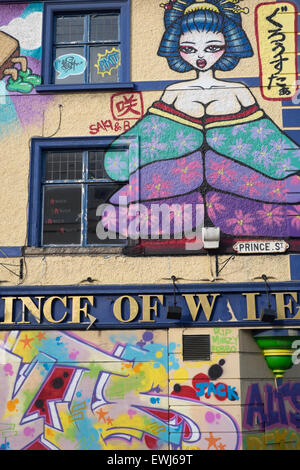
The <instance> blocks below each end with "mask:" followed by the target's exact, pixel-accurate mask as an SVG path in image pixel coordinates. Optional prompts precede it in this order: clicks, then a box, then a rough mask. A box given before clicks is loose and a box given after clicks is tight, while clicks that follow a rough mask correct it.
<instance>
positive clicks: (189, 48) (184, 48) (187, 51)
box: [179, 46, 197, 54]
mask: <svg viewBox="0 0 300 470" xmlns="http://www.w3.org/2000/svg"><path fill="white" fill-rule="evenodd" d="M179 52H183V53H184V54H194V53H195V52H197V49H195V48H194V47H192V46H179Z"/></svg>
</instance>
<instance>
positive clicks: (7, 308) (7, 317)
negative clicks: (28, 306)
mask: <svg viewBox="0 0 300 470" xmlns="http://www.w3.org/2000/svg"><path fill="white" fill-rule="evenodd" d="M15 299H16V297H2V300H4V320H3V323H5V324H6V325H13V324H14V323H15V322H14V321H13V305H14V300H15Z"/></svg>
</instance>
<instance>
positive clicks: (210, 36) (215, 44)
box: [179, 31, 226, 71]
mask: <svg viewBox="0 0 300 470" xmlns="http://www.w3.org/2000/svg"><path fill="white" fill-rule="evenodd" d="M225 47H226V46H225V39H224V36H223V34H222V33H214V32H212V31H189V32H186V33H184V34H182V35H181V36H180V41H179V53H180V56H181V57H182V59H183V60H185V62H187V63H188V64H190V65H191V66H192V67H193V68H194V69H196V70H200V71H206V70H209V69H211V68H212V67H213V66H214V64H215V63H216V62H218V60H219V59H220V58H221V57H222V55H223V54H224V52H225Z"/></svg>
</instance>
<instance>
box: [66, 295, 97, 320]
mask: <svg viewBox="0 0 300 470" xmlns="http://www.w3.org/2000/svg"><path fill="white" fill-rule="evenodd" d="M69 297H70V299H72V321H69V322H68V323H80V316H81V314H82V313H83V315H84V316H85V317H87V316H88V312H87V307H88V306H87V304H85V305H84V306H83V307H82V306H81V300H83V299H86V300H88V301H89V303H90V304H91V306H92V307H93V305H94V297H93V296H92V295H85V296H83V297H82V296H80V295H74V296H72V295H70V296H69Z"/></svg>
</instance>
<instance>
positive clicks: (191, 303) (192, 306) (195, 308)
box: [182, 294, 220, 321]
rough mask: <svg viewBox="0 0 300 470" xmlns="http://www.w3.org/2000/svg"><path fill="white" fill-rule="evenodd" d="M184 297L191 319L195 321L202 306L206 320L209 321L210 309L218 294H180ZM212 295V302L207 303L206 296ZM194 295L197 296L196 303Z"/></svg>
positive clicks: (211, 309)
mask: <svg viewBox="0 0 300 470" xmlns="http://www.w3.org/2000/svg"><path fill="white" fill-rule="evenodd" d="M182 295H183V297H184V298H185V301H186V303H187V306H188V308H189V311H190V314H191V317H192V319H193V321H196V318H197V315H198V313H199V310H200V307H201V306H202V309H203V312H204V315H205V317H206V320H207V321H209V320H210V317H211V315H212V311H213V308H214V305H215V301H216V298H217V297H219V296H220V294H182ZM209 295H211V296H212V298H213V299H212V302H211V304H210V303H209V300H208V296H209ZM194 297H198V305H197V304H196V302H195V299H194Z"/></svg>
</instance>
